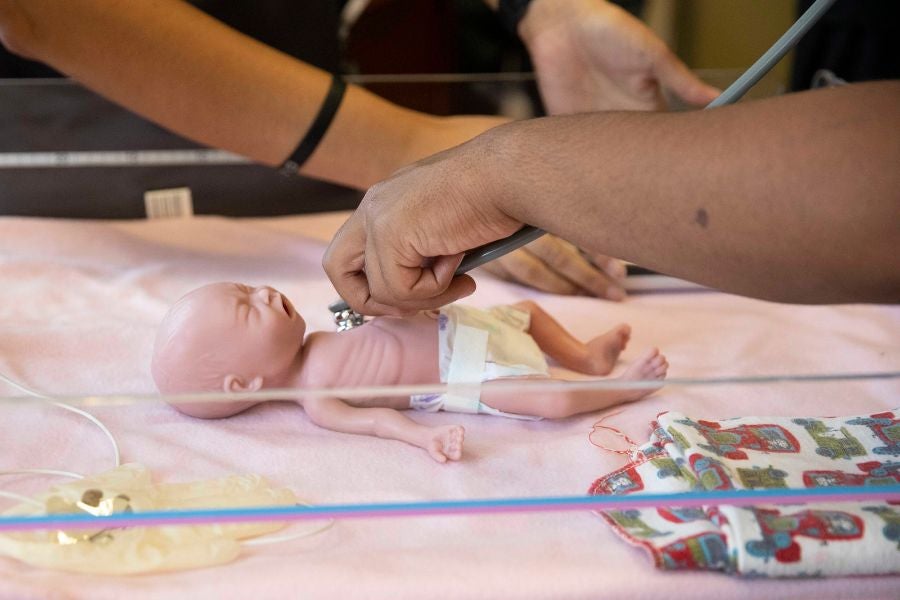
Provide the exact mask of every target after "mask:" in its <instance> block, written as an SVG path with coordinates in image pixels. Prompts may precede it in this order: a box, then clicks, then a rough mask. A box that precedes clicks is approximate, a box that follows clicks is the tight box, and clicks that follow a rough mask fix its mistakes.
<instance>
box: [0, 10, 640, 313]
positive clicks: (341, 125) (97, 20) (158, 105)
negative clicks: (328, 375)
mask: <svg viewBox="0 0 900 600" xmlns="http://www.w3.org/2000/svg"><path fill="white" fill-rule="evenodd" d="M0 41H2V43H3V44H4V45H5V46H7V47H8V48H9V49H10V50H12V51H13V52H16V53H18V54H21V55H23V56H26V57H29V58H32V59H36V60H40V61H43V62H45V63H48V64H50V65H52V66H53V67H55V68H56V69H58V70H60V71H62V72H63V73H66V74H67V75H69V76H71V77H73V78H74V79H77V80H78V81H80V82H81V83H83V84H84V85H86V86H87V87H89V88H91V89H93V90H95V91H97V92H98V93H100V94H102V95H104V96H106V97H108V98H110V99H112V100H114V101H115V102H117V103H119V104H121V105H123V106H125V107H126V108H129V109H130V110H133V111H134V112H137V113H139V114H141V115H143V116H144V117H146V118H148V119H150V120H151V121H154V122H156V123H158V124H160V125H163V126H164V127H167V128H168V129H171V130H172V131H175V132H177V133H179V134H181V135H184V136H186V137H189V138H191V139H193V140H196V141H198V142H200V143H203V144H206V145H209V146H213V147H217V148H223V149H226V150H230V151H232V152H235V153H238V154H241V155H244V156H247V157H249V158H251V159H254V160H256V161H259V162H261V163H263V164H267V165H271V166H276V165H279V164H280V163H281V162H282V161H283V160H284V159H285V158H286V157H287V156H288V154H289V153H290V152H291V151H292V150H293V149H294V147H295V146H296V144H297V143H298V141H299V140H300V138H301V137H302V136H303V134H304V133H305V132H306V130H307V128H308V127H309V125H310V123H311V122H312V120H313V119H314V118H315V115H316V114H317V113H318V110H319V107H320V105H321V103H322V99H323V98H324V96H325V94H326V90H327V89H328V86H329V84H330V79H331V77H330V75H329V74H328V73H325V72H324V71H322V70H320V69H317V68H315V67H312V66H310V65H308V64H305V63H303V62H300V61H298V60H295V59H293V58H292V57H289V56H287V55H285V54H282V53H281V52H278V51H277V50H274V49H273V48H270V47H268V46H266V45H264V44H261V43H259V42H257V41H255V40H253V39H252V38H250V37H248V36H245V35H243V34H241V33H239V32H237V31H235V30H233V29H231V28H229V27H227V26H225V25H223V24H222V23H220V22H219V21H217V20H215V19H213V18H211V17H209V16H207V15H206V14H205V13H203V12H201V11H199V10H197V9H195V8H193V7H192V6H190V5H189V4H186V3H184V2H180V1H178V0H140V1H131V0H128V1H121V0H119V1H117V0H66V1H65V2H59V1H54V0H0ZM502 122H505V119H501V118H498V117H482V116H461V117H434V116H431V115H426V114H423V113H419V112H416V111H412V110H408V109H405V108H402V107H400V106H397V105H394V104H392V103H390V102H388V101H386V100H384V99H382V98H379V97H378V96H375V95H374V94H371V93H369V92H367V91H366V90H364V89H362V88H359V87H356V86H349V88H348V90H347V93H346V96H345V98H344V101H343V103H342V105H341V107H340V109H339V110H338V112H337V115H336V117H335V120H334V122H333V124H332V125H331V127H330V128H329V130H328V132H327V134H326V135H325V137H324V139H323V140H322V142H321V144H320V145H319V147H318V148H317V150H316V151H315V152H314V153H313V155H312V157H311V158H310V160H309V161H308V162H307V163H306V165H305V166H304V167H303V169H302V173H303V174H305V175H308V176H311V177H316V178H319V179H326V180H330V181H333V182H337V183H341V184H344V185H348V186H351V187H357V188H361V189H365V188H366V187H368V186H369V185H371V184H373V183H375V182H376V181H378V180H380V179H383V178H384V177H387V176H388V175H389V174H390V173H392V172H393V171H395V170H396V169H398V168H400V167H401V166H403V165H405V164H408V163H411V162H413V161H415V160H418V159H420V158H422V157H425V156H428V155H429V154H433V153H435V152H438V151H440V150H443V149H445V148H449V147H451V146H454V145H456V144H459V143H462V142H464V141H466V140H468V139H469V138H471V137H473V136H475V135H477V134H479V133H481V132H483V131H484V130H485V129H488V128H490V127H493V126H495V125H498V124H500V123H502ZM597 263H598V266H597V267H595V266H593V265H591V264H589V263H588V261H587V260H585V258H584V257H582V256H581V255H579V253H578V252H577V251H575V250H574V249H573V248H571V247H570V245H568V244H566V243H565V242H563V241H562V240H555V239H552V238H548V239H546V240H543V241H542V242H541V244H540V245H536V246H534V247H532V248H531V249H530V250H522V251H520V252H517V253H514V254H512V255H509V256H507V257H505V258H504V260H503V261H500V262H498V263H497V264H496V265H493V266H492V267H493V268H494V269H495V270H497V271H499V274H501V275H503V276H506V277H508V278H510V279H513V280H515V281H521V282H523V283H526V284H528V285H533V286H535V287H538V288H541V289H545V290H549V291H555V292H558V293H583V292H587V293H591V294H594V295H599V296H609V297H613V298H620V297H621V296H623V295H624V294H623V293H622V291H621V288H620V285H619V283H620V280H621V273H620V272H617V271H616V266H617V263H615V262H611V261H610V260H609V259H605V258H602V259H599V260H598V261H597Z"/></svg>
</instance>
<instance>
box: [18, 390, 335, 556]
mask: <svg viewBox="0 0 900 600" xmlns="http://www.w3.org/2000/svg"><path fill="white" fill-rule="evenodd" d="M0 381H4V382H6V383H7V384H9V385H11V386H13V387H14V388H16V389H18V390H20V391H22V392H25V393H26V394H28V395H30V396H34V397H36V398H42V399H44V400H47V401H48V402H50V404H53V405H54V406H58V407H59V408H62V409H64V410H68V411H70V412H73V413H75V414H77V415H81V416H82V417H84V418H85V419H87V420H88V421H90V422H91V423H93V424H94V425H96V426H97V427H99V428H100V431H102V432H103V433H104V434H105V435H106V437H107V438H108V439H109V443H110V444H112V447H113V453H114V455H115V461H116V466H117V467H118V466H119V465H120V464H121V462H120V460H121V459H120V455H119V444H118V443H116V438H115V437H113V434H112V432H111V431H110V430H109V429H107V428H106V425H104V424H103V423H102V422H101V421H100V419H98V418H97V417H95V416H94V415H92V414H90V413H88V412H85V411H83V410H81V409H79V408H75V407H74V406H70V405H68V404H66V403H64V402H57V401H56V400H51V399H50V398H49V397H47V396H45V395H44V394H41V393H39V392H36V391H34V390H32V389H30V388H28V387H26V386H24V385H22V384H20V383H19V382H17V381H13V380H12V379H10V378H9V377H7V376H6V375H4V374H3V373H0ZM26 474H29V475H30V474H35V475H58V476H61V477H71V478H73V479H84V478H85V476H84V475H81V474H79V473H74V472H72V471H62V470H59V469H15V470H10V471H0V476H2V475H26ZM0 497H4V498H10V499H12V500H18V501H20V502H25V503H27V504H31V505H34V506H40V507H41V508H43V507H44V505H43V504H42V503H40V502H38V501H37V500H34V499H33V498H29V497H27V496H22V495H19V494H16V493H13V492H5V491H2V490H0ZM297 504H299V505H302V506H311V505H310V504H308V503H306V502H302V501H300V502H297ZM333 525H334V519H329V520H328V522H327V523H325V524H324V525H322V526H320V527H318V528H316V529H312V530H310V531H302V532H300V533H292V534H287V535H278V536H271V537H263V538H258V539H252V540H245V541H243V542H241V544H243V545H245V546H264V545H266V544H280V543H282V542H289V541H291V540H298V539H300V538H305V537H312V536H314V535H318V534H320V533H322V532H324V531H327V530H328V529H330V528H331V527H332V526H333Z"/></svg>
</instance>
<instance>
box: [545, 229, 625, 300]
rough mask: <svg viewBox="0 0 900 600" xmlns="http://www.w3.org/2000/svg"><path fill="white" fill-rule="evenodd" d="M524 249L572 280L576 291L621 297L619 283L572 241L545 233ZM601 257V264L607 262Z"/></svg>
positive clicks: (608, 296)
mask: <svg viewBox="0 0 900 600" xmlns="http://www.w3.org/2000/svg"><path fill="white" fill-rule="evenodd" d="M527 248H528V250H529V251H530V252H531V253H532V254H534V255H535V256H536V257H537V258H539V259H540V260H541V261H542V262H543V263H544V264H546V265H547V267H548V268H549V269H550V270H552V271H553V272H554V273H557V274H559V275H560V276H562V277H564V278H565V279H566V280H568V281H570V282H572V283H573V284H574V285H576V286H577V287H578V288H579V289H580V290H583V291H584V292H586V293H588V294H590V295H592V296H596V297H598V298H608V299H610V300H622V299H623V298H625V290H624V289H622V287H621V282H620V281H619V280H617V279H616V278H614V277H613V276H612V274H611V273H607V272H606V271H605V270H604V269H603V268H601V267H600V265H595V264H592V263H591V261H590V260H588V259H587V258H586V257H585V256H584V255H583V254H582V253H581V252H580V251H579V250H578V248H576V247H575V246H574V245H573V244H571V243H569V242H567V241H565V240H562V239H560V238H558V237H555V236H549V235H547V236H544V237H542V238H541V239H539V240H537V241H535V242H533V243H531V244H529V245H528V246H527ZM598 258H599V257H598ZM602 258H603V259H606V260H604V261H603V262H604V263H606V264H609V260H608V259H607V257H602Z"/></svg>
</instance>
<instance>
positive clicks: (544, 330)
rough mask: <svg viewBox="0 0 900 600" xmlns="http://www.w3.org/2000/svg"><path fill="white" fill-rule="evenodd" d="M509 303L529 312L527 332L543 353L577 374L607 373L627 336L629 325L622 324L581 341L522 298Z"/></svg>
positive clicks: (533, 304) (629, 335) (542, 310)
mask: <svg viewBox="0 0 900 600" xmlns="http://www.w3.org/2000/svg"><path fill="white" fill-rule="evenodd" d="M513 306H515V307H516V308H518V309H519V310H524V311H526V312H528V313H530V314H531V327H530V328H529V329H528V333H529V334H530V335H531V337H533V338H534V341H535V342H537V345H538V347H539V348H540V349H541V350H542V351H543V352H544V354H546V355H547V356H549V357H550V358H552V359H553V360H555V361H556V362H557V363H559V365H560V366H562V367H565V368H566V369H570V370H572V371H578V372H579V373H585V374H587V375H608V374H609V372H610V371H612V369H613V366H614V365H615V364H616V359H618V358H619V354H620V353H621V352H622V350H624V349H625V345H626V344H627V343H628V339H629V338H630V337H631V328H630V327H629V326H628V325H624V324H622V325H617V326H615V327H613V328H612V329H611V330H609V331H607V332H606V333H604V334H603V335H600V336H597V337H595V338H594V339H592V340H591V341H589V342H588V343H587V344H585V343H583V342H581V341H579V340H577V339H575V337H573V336H572V334H570V333H569V332H568V331H566V330H565V329H564V328H563V326H562V325H560V324H559V323H558V322H557V321H556V320H555V319H554V318H553V317H551V316H550V315H548V314H547V313H546V312H544V309H542V308H541V307H540V306H538V305H537V304H535V303H534V302H531V301H530V300H526V301H524V302H519V303H517V304H514V305H513Z"/></svg>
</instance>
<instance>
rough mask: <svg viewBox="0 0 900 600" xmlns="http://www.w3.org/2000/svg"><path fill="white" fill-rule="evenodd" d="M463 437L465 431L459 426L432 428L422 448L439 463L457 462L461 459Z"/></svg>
mask: <svg viewBox="0 0 900 600" xmlns="http://www.w3.org/2000/svg"><path fill="white" fill-rule="evenodd" d="M465 437H466V430H465V429H464V428H463V427H462V426H461V425H445V426H443V427H434V428H432V429H430V430H429V432H428V439H427V440H426V444H425V445H424V446H422V447H423V448H425V449H426V450H428V454H430V455H431V458H433V459H434V460H436V461H438V462H439V463H444V462H447V461H448V460H459V459H460V458H462V449H463V440H465Z"/></svg>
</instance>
